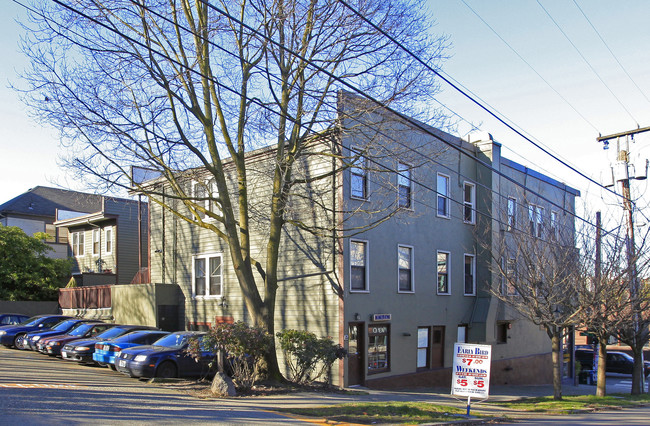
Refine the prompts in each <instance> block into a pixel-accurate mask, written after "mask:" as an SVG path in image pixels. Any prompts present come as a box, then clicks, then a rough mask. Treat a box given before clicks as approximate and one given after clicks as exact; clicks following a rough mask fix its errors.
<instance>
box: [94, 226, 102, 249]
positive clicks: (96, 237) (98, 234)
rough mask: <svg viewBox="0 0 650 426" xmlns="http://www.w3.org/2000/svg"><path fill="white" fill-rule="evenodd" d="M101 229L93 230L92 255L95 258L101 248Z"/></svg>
mask: <svg viewBox="0 0 650 426" xmlns="http://www.w3.org/2000/svg"><path fill="white" fill-rule="evenodd" d="M101 232H102V231H101V229H98V228H95V229H93V255H95V256H97V255H99V252H100V246H101Z"/></svg>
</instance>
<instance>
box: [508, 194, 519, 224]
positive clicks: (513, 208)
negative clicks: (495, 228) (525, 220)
mask: <svg viewBox="0 0 650 426" xmlns="http://www.w3.org/2000/svg"><path fill="white" fill-rule="evenodd" d="M507 209H508V212H507V215H508V217H507V222H506V230H508V231H514V230H515V227H516V226H517V200H516V199H514V198H508V207H507Z"/></svg>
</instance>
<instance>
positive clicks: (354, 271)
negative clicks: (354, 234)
mask: <svg viewBox="0 0 650 426" xmlns="http://www.w3.org/2000/svg"><path fill="white" fill-rule="evenodd" d="M367 248H368V243H367V242H365V241H355V240H351V241H350V291H352V292H355V291H368V250H367Z"/></svg>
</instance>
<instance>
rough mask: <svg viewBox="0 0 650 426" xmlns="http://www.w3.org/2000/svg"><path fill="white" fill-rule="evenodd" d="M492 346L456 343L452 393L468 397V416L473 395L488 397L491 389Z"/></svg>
mask: <svg viewBox="0 0 650 426" xmlns="http://www.w3.org/2000/svg"><path fill="white" fill-rule="evenodd" d="M491 359H492V346H490V345H475V344H471V343H455V344H454V366H453V376H452V380H451V394H452V395H458V396H466V397H467V416H468V417H469V410H470V404H471V399H472V397H475V398H483V399H487V398H488V395H489V391H490V362H491Z"/></svg>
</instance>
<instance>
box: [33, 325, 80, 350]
mask: <svg viewBox="0 0 650 426" xmlns="http://www.w3.org/2000/svg"><path fill="white" fill-rule="evenodd" d="M89 321H91V320H87V319H78V318H71V319H66V320H63V321H61V322H60V323H58V324H56V325H55V326H54V327H52V328H50V329H49V330H41V331H32V332H29V333H27V334H25V335H24V336H23V342H22V346H23V348H24V349H31V350H33V351H35V350H37V347H36V344H37V343H38V342H39V340H41V339H42V338H44V337H51V336H61V335H63V334H68V333H69V332H70V331H72V330H73V329H75V328H77V327H78V326H79V325H81V324H83V323H85V322H89Z"/></svg>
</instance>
